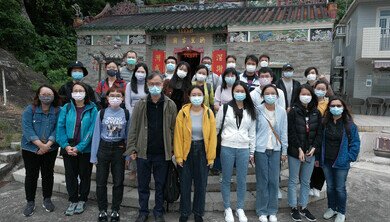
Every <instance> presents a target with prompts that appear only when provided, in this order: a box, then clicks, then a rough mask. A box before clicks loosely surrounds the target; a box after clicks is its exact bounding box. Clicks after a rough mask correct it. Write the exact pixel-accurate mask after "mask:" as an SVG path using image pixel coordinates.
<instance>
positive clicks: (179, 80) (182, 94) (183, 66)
mask: <svg viewBox="0 0 390 222" xmlns="http://www.w3.org/2000/svg"><path fill="white" fill-rule="evenodd" d="M189 73H190V64H188V63H187V62H184V61H181V62H179V64H177V67H176V70H175V72H174V74H173V77H172V79H171V80H170V82H169V85H168V86H166V87H165V88H164V89H163V92H164V94H165V95H166V96H168V97H169V98H170V99H172V100H173V101H174V102H175V104H176V107H177V111H179V110H180V109H181V108H182V106H183V105H184V104H186V103H188V102H189V101H190V100H189V98H188V95H187V90H188V89H189V88H190V87H191V76H190V75H189Z"/></svg>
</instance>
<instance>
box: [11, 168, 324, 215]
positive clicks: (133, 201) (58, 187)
mask: <svg viewBox="0 0 390 222" xmlns="http://www.w3.org/2000/svg"><path fill="white" fill-rule="evenodd" d="M13 177H14V179H15V180H16V181H18V182H21V183H24V178H25V169H24V168H23V169H20V170H18V171H15V172H14V173H13ZM38 187H41V178H39V181H38ZM53 191H55V192H59V193H63V194H67V191H66V183H65V176H64V175H62V174H58V173H55V174H54V186H53ZM107 193H108V194H107V195H108V201H109V202H110V203H111V198H112V184H108V187H107ZM154 195H155V191H154V190H151V191H150V198H149V209H152V208H153V207H154ZM282 195H283V198H282V199H280V200H279V208H288V204H287V187H284V188H282ZM89 198H90V199H94V200H96V182H95V181H94V180H92V181H91V192H90V195H89ZM324 198H325V192H324V191H322V192H321V196H320V197H316V198H314V197H310V202H314V201H317V200H321V199H324ZM236 199H237V193H236V192H234V191H233V192H231V200H232V201H231V204H232V206H236ZM255 202H256V192H255V191H247V192H246V199H245V209H246V210H254V209H255ZM122 205H123V206H127V207H134V208H138V207H139V205H138V192H137V189H136V188H133V187H129V186H125V188H124V194H123V202H122ZM179 206H180V204H179V200H178V201H176V202H175V203H172V204H170V205H169V209H170V210H173V211H177V210H179ZM205 210H206V211H223V210H224V209H223V201H222V196H221V192H219V191H218V192H207V193H206V204H205Z"/></svg>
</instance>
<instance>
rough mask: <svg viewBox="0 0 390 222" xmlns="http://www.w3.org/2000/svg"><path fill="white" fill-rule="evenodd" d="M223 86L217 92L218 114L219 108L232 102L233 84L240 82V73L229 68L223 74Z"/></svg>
mask: <svg viewBox="0 0 390 222" xmlns="http://www.w3.org/2000/svg"><path fill="white" fill-rule="evenodd" d="M221 76H222V85H221V86H218V88H217V89H216V90H215V97H214V110H215V112H218V110H219V107H221V106H222V105H224V104H227V103H228V102H230V101H231V100H232V99H233V97H232V87H233V84H234V83H235V82H236V81H237V80H238V73H237V71H236V70H235V69H234V68H227V69H226V70H225V72H223V73H222V75H221Z"/></svg>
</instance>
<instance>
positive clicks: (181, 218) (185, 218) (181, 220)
mask: <svg viewBox="0 0 390 222" xmlns="http://www.w3.org/2000/svg"><path fill="white" fill-rule="evenodd" d="M187 221H188V217H186V216H180V217H179V222H187Z"/></svg>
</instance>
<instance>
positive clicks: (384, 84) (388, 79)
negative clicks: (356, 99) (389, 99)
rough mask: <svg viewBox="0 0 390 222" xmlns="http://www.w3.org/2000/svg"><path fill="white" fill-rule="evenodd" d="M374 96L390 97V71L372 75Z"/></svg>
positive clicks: (372, 93) (372, 92)
mask: <svg viewBox="0 0 390 222" xmlns="http://www.w3.org/2000/svg"><path fill="white" fill-rule="evenodd" d="M372 77H373V78H372V87H371V95H372V96H389V95H390V87H389V85H390V71H379V72H374V73H373V75H372Z"/></svg>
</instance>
